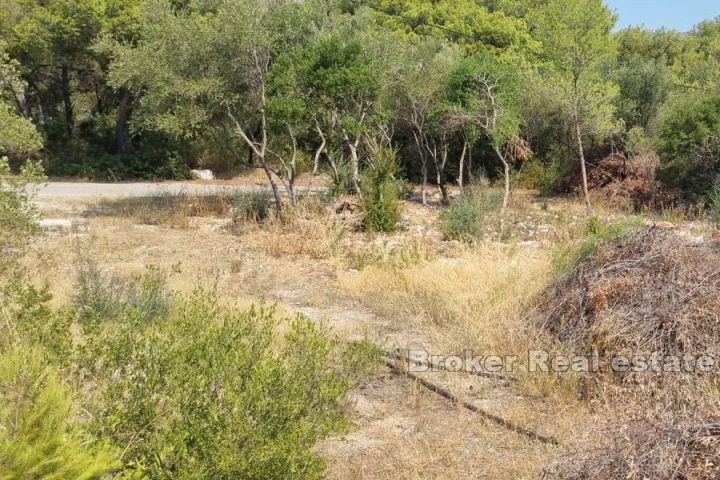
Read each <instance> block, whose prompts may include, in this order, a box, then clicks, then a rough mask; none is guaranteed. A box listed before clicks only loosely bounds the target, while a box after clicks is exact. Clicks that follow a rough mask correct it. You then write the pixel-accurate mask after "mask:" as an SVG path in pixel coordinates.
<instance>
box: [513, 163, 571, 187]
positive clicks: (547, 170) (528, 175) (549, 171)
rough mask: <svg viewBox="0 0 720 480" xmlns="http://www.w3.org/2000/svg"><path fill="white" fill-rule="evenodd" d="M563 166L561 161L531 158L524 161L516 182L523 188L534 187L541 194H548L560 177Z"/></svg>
mask: <svg viewBox="0 0 720 480" xmlns="http://www.w3.org/2000/svg"><path fill="white" fill-rule="evenodd" d="M564 171H565V168H564V167H563V165H562V163H561V162H558V161H553V162H542V161H540V160H536V159H532V160H529V161H527V162H525V163H524V164H523V166H522V170H520V172H518V176H517V179H516V184H517V185H518V186H520V187H524V188H534V189H537V190H539V191H540V193H541V194H543V195H550V194H552V193H553V189H554V188H555V187H556V186H557V184H558V180H559V179H560V178H561V177H562V175H563V173H564Z"/></svg>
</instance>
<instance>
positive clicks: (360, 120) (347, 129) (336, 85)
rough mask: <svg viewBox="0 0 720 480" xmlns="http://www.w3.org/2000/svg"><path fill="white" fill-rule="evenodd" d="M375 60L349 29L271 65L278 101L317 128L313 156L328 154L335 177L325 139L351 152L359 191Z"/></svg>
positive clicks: (375, 83)
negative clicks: (319, 146) (361, 158)
mask: <svg viewBox="0 0 720 480" xmlns="http://www.w3.org/2000/svg"><path fill="white" fill-rule="evenodd" d="M374 60H375V59H374V58H373V57H372V56H371V55H370V54H369V52H368V51H367V50H366V49H365V48H364V47H363V45H362V44H361V42H360V41H359V40H358V39H356V38H353V36H352V34H350V33H349V32H333V33H329V34H326V35H322V36H319V37H318V38H316V39H315V40H313V41H312V42H311V43H310V44H309V45H307V47H305V48H300V49H297V50H296V51H293V52H291V53H289V54H288V55H287V56H284V57H282V58H280V59H279V60H278V63H277V65H276V67H275V68H274V69H273V76H272V80H273V92H274V94H275V96H276V98H275V102H276V105H277V102H280V103H282V104H283V105H284V106H285V107H286V110H285V113H286V115H287V114H289V115H287V116H293V117H294V118H295V119H296V121H297V120H302V121H304V122H305V128H308V129H310V130H311V131H312V132H314V133H317V134H318V136H319V137H320V138H321V144H320V145H321V148H319V149H318V150H317V151H316V155H315V158H316V159H319V156H320V155H321V154H322V153H324V154H325V155H326V157H327V158H328V160H329V162H330V164H331V167H332V169H333V172H334V175H335V181H336V182H339V180H340V179H339V172H338V166H337V162H336V160H335V159H334V158H333V154H332V152H330V151H329V148H328V147H329V145H328V144H329V143H331V142H335V143H338V144H340V145H341V146H342V147H341V148H343V149H346V150H347V151H348V152H349V156H350V169H351V181H352V188H353V190H354V191H355V192H359V191H360V190H359V188H360V187H359V184H360V152H359V149H360V148H361V145H362V141H363V138H364V136H365V135H366V134H367V132H368V129H369V128H370V127H369V125H370V123H371V120H372V118H373V115H374V114H375V112H376V109H377V106H378V96H379V92H380V81H379V75H380V68H379V66H378V62H377V61H374ZM288 110H290V111H288Z"/></svg>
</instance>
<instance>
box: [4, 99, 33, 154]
mask: <svg viewBox="0 0 720 480" xmlns="http://www.w3.org/2000/svg"><path fill="white" fill-rule="evenodd" d="M41 147H42V137H40V134H39V133H38V131H37V130H36V129H35V126H34V125H33V124H32V122H30V121H29V120H27V119H25V118H22V117H19V116H17V115H16V114H15V113H14V112H13V111H12V110H11V109H10V107H9V106H8V105H5V104H4V103H3V102H1V101H0V154H1V153H15V154H22V153H28V152H34V151H37V150H39V149H40V148H41Z"/></svg>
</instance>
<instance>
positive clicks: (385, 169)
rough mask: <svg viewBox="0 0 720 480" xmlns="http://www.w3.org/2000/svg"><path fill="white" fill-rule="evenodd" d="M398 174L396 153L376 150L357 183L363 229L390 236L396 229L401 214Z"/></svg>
mask: <svg viewBox="0 0 720 480" xmlns="http://www.w3.org/2000/svg"><path fill="white" fill-rule="evenodd" d="M398 172H399V169H398V163H397V153H396V152H395V151H393V150H389V149H387V148H384V147H379V148H378V150H377V151H376V152H375V154H374V155H373V158H372V162H371V164H370V166H369V168H368V169H367V170H366V171H365V175H364V177H363V181H362V184H361V189H362V204H363V219H362V222H363V228H365V230H368V231H371V232H383V233H391V232H394V231H395V229H396V228H397V223H398V221H400V215H401V214H402V203H401V202H400V185H399V182H398V178H397V176H398Z"/></svg>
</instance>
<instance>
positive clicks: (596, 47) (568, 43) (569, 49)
mask: <svg viewBox="0 0 720 480" xmlns="http://www.w3.org/2000/svg"><path fill="white" fill-rule="evenodd" d="M533 20H534V22H536V25H537V29H536V35H537V37H538V38H539V39H540V40H541V41H542V43H543V47H544V48H543V53H542V59H543V63H542V64H541V70H542V72H543V77H544V81H545V82H547V84H548V85H549V90H548V91H549V92H552V95H553V101H554V102H555V103H557V104H558V105H559V106H560V107H561V109H562V110H563V111H564V112H565V115H567V116H568V117H570V118H572V119H573V122H577V123H579V124H580V127H581V129H582V130H583V133H584V134H590V135H595V136H599V137H601V139H603V140H604V137H605V136H607V134H608V133H609V132H611V131H612V130H614V129H617V128H618V124H617V120H616V118H615V116H614V114H615V107H614V105H613V103H612V102H613V100H614V98H615V97H616V96H617V94H618V88H617V86H616V85H614V84H613V83H612V82H610V81H608V80H607V79H606V78H605V76H604V74H603V72H602V71H601V67H602V66H603V64H604V62H606V61H608V60H610V59H611V58H612V57H613V55H614V54H615V51H616V44H615V42H614V41H613V39H612V37H611V36H610V32H611V30H612V28H613V26H614V25H615V21H616V16H615V15H614V14H613V13H612V12H611V11H610V9H609V8H608V7H607V6H606V5H605V4H604V3H603V1H602V0H550V1H548V2H547V4H546V5H543V6H541V7H539V8H538V9H536V10H535V11H534V13H533Z"/></svg>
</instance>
